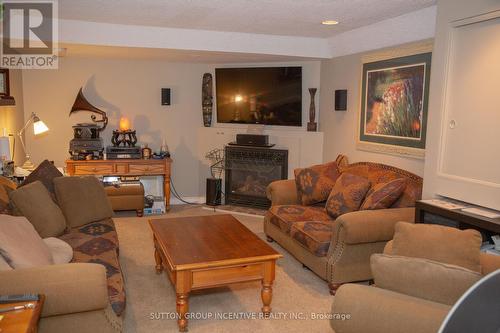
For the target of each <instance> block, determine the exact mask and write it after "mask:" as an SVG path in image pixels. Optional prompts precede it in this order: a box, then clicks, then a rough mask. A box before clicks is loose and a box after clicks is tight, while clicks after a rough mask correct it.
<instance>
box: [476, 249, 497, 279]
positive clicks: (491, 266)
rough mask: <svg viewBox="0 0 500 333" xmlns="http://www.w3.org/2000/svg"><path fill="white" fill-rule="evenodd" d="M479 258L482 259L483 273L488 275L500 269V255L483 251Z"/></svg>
mask: <svg viewBox="0 0 500 333" xmlns="http://www.w3.org/2000/svg"><path fill="white" fill-rule="evenodd" d="M479 260H480V261H481V273H482V274H483V275H487V274H489V273H492V272H494V271H496V270H497V269H500V256H497V255H493V254H488V253H481V256H480V257H479Z"/></svg>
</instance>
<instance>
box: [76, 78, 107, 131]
mask: <svg viewBox="0 0 500 333" xmlns="http://www.w3.org/2000/svg"><path fill="white" fill-rule="evenodd" d="M79 111H89V112H94V113H97V114H99V115H100V116H101V117H102V119H98V120H96V118H97V117H96V116H95V115H92V116H91V119H92V121H93V122H95V123H103V126H102V127H101V129H100V130H101V131H102V130H104V129H105V128H106V126H107V125H108V117H107V116H106V112H104V111H102V110H100V109H98V108H96V107H95V106H93V105H92V104H90V102H89V101H87V99H86V98H85V96H84V95H83V91H82V88H80V91H78V95H76V99H75V102H74V103H73V106H72V107H71V111H70V112H69V115H70V116H71V115H72V114H73V112H79Z"/></svg>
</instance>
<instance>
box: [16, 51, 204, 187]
mask: <svg viewBox="0 0 500 333" xmlns="http://www.w3.org/2000/svg"><path fill="white" fill-rule="evenodd" d="M209 70H210V68H209V66H208V65H200V64H182V63H166V62H161V61H141V60H133V61H132V60H113V59H97V58H92V59H90V58H89V59H86V58H70V57H68V58H63V59H61V60H60V63H59V69H58V70H26V71H24V72H23V86H24V96H25V115H28V114H30V113H31V112H36V113H37V114H38V115H39V117H40V118H41V119H42V120H43V121H44V122H45V123H46V124H47V126H48V127H49V129H50V131H49V132H48V133H47V134H44V135H43V136H41V137H33V135H32V132H27V134H26V139H27V143H28V146H29V149H30V152H31V155H32V160H33V162H34V163H35V164H37V163H39V162H41V161H42V160H43V159H46V158H47V159H49V160H54V161H55V164H56V165H58V166H62V165H64V161H65V160H66V159H67V158H68V157H69V154H68V147H69V141H70V140H71V139H72V137H73V131H72V127H71V126H72V125H74V124H76V123H78V122H82V121H85V122H89V121H90V115H91V114H90V113H87V112H81V113H79V114H76V115H73V116H71V117H69V111H70V108H71V106H72V105H73V101H74V99H75V97H76V94H77V92H78V90H79V89H80V87H81V86H85V87H86V88H85V89H84V93H85V96H86V97H87V98H88V100H89V101H91V103H92V104H94V105H95V106H97V107H99V108H100V109H102V110H104V111H106V113H107V114H108V117H109V124H108V127H107V129H106V130H105V132H104V135H103V137H104V142H105V145H107V144H110V134H111V132H112V130H113V129H116V128H117V126H118V121H119V119H120V117H122V116H126V117H128V118H129V119H130V121H131V122H132V127H133V128H134V129H136V130H137V133H138V139H139V143H140V144H144V143H148V144H149V145H150V147H151V148H153V149H157V148H159V145H160V144H161V141H162V139H166V141H167V144H168V146H169V148H170V151H171V153H172V157H173V159H174V164H173V175H172V177H173V178H174V182H175V185H176V188H177V190H178V191H179V192H180V193H182V194H183V195H186V196H193V195H197V193H198V162H197V158H196V147H197V141H196V140H197V139H196V129H197V128H198V127H200V126H202V117H201V108H200V103H201V78H202V76H203V73H205V72H207V71H209ZM162 87H168V88H171V89H172V105H171V106H162V105H161V104H160V88H162Z"/></svg>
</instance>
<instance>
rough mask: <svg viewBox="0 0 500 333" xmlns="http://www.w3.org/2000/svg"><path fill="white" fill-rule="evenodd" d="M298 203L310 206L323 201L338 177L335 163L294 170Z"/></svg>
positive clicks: (337, 168)
mask: <svg viewBox="0 0 500 333" xmlns="http://www.w3.org/2000/svg"><path fill="white" fill-rule="evenodd" d="M294 173H295V184H296V186H297V198H298V201H299V202H298V203H299V204H302V205H312V204H315V203H318V202H322V201H325V200H326V199H327V198H328V194H330V192H331V190H332V188H333V185H334V184H335V181H336V180H337V178H338V177H339V175H340V171H339V167H338V165H337V162H336V161H333V162H329V163H325V164H318V165H313V166H311V167H309V168H303V169H295V170H294Z"/></svg>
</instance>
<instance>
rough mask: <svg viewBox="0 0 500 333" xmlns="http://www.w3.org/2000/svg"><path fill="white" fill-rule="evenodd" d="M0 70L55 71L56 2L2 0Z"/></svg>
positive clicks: (56, 63)
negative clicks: (1, 68)
mask: <svg viewBox="0 0 500 333" xmlns="http://www.w3.org/2000/svg"><path fill="white" fill-rule="evenodd" d="M1 14H2V31H3V34H2V50H1V61H0V67H4V68H13V69H56V68H57V67H58V57H57V54H56V52H57V48H56V45H57V32H58V29H57V2H56V1H55V0H52V1H48V0H43V1H29V2H28V1H14V0H11V1H3V4H2V11H1Z"/></svg>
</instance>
